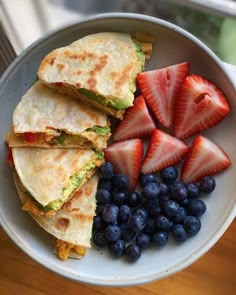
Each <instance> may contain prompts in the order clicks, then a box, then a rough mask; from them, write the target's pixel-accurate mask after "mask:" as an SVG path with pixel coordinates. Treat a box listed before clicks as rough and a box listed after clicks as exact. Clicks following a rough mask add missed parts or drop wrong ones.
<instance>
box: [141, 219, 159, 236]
mask: <svg viewBox="0 0 236 295" xmlns="http://www.w3.org/2000/svg"><path fill="white" fill-rule="evenodd" d="M155 230H156V221H155V220H154V219H153V218H148V219H147V221H146V225H145V228H144V232H145V233H148V234H153V233H154V232H155Z"/></svg>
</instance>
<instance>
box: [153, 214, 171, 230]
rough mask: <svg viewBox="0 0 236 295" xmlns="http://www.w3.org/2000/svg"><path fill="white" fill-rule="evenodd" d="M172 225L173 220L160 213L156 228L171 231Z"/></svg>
mask: <svg viewBox="0 0 236 295" xmlns="http://www.w3.org/2000/svg"><path fill="white" fill-rule="evenodd" d="M171 227H172V222H171V220H169V219H168V218H167V217H165V216H164V215H159V216H158V217H157V218H156V228H157V229H158V230H164V231H166V232H169V231H170V230H171Z"/></svg>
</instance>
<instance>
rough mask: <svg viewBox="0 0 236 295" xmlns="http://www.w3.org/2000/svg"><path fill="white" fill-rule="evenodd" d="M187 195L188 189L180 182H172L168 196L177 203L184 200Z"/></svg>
mask: <svg viewBox="0 0 236 295" xmlns="http://www.w3.org/2000/svg"><path fill="white" fill-rule="evenodd" d="M187 196H188V191H187V188H186V187H185V185H184V184H183V183H182V182H176V183H175V184H173V186H172V187H171V190H170V198H171V199H172V200H174V201H176V202H178V203H180V204H181V203H182V202H184V200H185V199H186V198H187Z"/></svg>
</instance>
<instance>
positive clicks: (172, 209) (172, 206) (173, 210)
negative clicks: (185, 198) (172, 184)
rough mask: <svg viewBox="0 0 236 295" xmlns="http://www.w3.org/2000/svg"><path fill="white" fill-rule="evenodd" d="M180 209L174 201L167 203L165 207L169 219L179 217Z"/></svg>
mask: <svg viewBox="0 0 236 295" xmlns="http://www.w3.org/2000/svg"><path fill="white" fill-rule="evenodd" d="M179 208H180V206H179V204H178V203H177V202H175V201H173V200H168V201H166V202H165V204H164V206H163V209H164V212H165V214H166V215H167V216H168V217H172V216H175V215H177V214H178V213H179Z"/></svg>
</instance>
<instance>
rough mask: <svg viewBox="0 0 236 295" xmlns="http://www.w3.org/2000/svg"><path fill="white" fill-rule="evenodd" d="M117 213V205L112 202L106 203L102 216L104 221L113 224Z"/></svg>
mask: <svg viewBox="0 0 236 295" xmlns="http://www.w3.org/2000/svg"><path fill="white" fill-rule="evenodd" d="M118 214H119V208H118V206H116V205H114V204H108V205H106V206H105V207H104V210H103V213H102V218H103V220H104V221H106V222H108V223H112V224H114V223H116V222H117V217H118Z"/></svg>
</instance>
